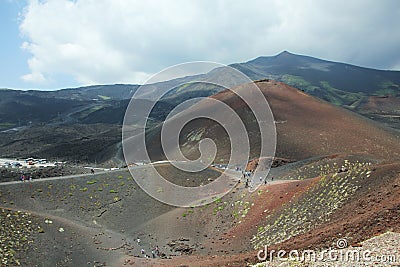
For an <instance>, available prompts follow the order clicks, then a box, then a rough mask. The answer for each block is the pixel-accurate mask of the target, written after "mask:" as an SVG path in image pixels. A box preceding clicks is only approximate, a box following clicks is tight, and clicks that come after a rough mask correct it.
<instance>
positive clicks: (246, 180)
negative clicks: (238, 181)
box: [242, 170, 274, 188]
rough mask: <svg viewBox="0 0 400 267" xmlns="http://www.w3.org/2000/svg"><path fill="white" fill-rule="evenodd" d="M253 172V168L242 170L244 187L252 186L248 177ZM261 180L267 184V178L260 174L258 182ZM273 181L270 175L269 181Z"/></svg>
mask: <svg viewBox="0 0 400 267" xmlns="http://www.w3.org/2000/svg"><path fill="white" fill-rule="evenodd" d="M253 174H254V170H250V171H242V175H243V180H244V181H245V184H244V187H245V188H248V187H253V186H252V184H251V182H250V177H251V176H252V175H253ZM263 181H264V184H265V185H266V184H268V180H267V178H266V177H265V178H264V179H263V177H262V176H260V182H263ZM273 181H274V177H273V176H272V177H271V182H273Z"/></svg>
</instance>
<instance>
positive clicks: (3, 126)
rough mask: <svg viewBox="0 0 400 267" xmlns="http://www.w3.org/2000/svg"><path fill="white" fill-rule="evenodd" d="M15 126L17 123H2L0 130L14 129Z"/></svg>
mask: <svg viewBox="0 0 400 267" xmlns="http://www.w3.org/2000/svg"><path fill="white" fill-rule="evenodd" d="M15 126H16V124H15V123H10V122H3V123H0V130H2V129H9V128H13V127H15Z"/></svg>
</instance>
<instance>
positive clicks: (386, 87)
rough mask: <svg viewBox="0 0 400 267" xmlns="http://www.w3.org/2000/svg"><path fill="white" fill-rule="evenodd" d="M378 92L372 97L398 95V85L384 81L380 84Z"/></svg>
mask: <svg viewBox="0 0 400 267" xmlns="http://www.w3.org/2000/svg"><path fill="white" fill-rule="evenodd" d="M380 88H381V89H379V90H377V91H376V92H375V93H374V95H378V96H385V95H397V94H398V93H400V85H398V84H395V83H393V82H392V81H389V80H387V81H384V82H382V83H381V84H380Z"/></svg>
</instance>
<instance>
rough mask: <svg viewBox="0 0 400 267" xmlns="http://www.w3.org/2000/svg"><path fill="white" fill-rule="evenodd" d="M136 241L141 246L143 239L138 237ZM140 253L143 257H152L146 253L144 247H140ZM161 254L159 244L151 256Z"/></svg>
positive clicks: (154, 256) (155, 256)
mask: <svg viewBox="0 0 400 267" xmlns="http://www.w3.org/2000/svg"><path fill="white" fill-rule="evenodd" d="M136 242H137V243H138V245H139V246H140V243H141V240H140V238H137V240H136ZM140 254H142V255H143V257H145V258H150V256H149V255H147V254H146V251H145V249H144V248H141V249H140ZM159 256H160V248H159V247H158V246H155V247H154V248H153V249H152V250H151V257H152V258H157V257H159Z"/></svg>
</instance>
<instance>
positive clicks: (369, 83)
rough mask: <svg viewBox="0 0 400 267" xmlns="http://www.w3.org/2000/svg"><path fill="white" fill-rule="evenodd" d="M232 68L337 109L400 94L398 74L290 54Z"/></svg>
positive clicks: (264, 58) (397, 72)
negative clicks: (370, 98) (366, 98)
mask: <svg viewBox="0 0 400 267" xmlns="http://www.w3.org/2000/svg"><path fill="white" fill-rule="evenodd" d="M231 66H232V67H235V68H237V69H238V70H240V71H242V72H243V73H245V74H246V75H248V76H249V77H250V78H252V79H253V80H257V79H263V78H270V79H275V80H278V81H282V82H285V83H287V84H289V85H291V86H294V87H297V88H299V89H302V90H304V91H305V92H307V93H309V94H311V95H314V96H317V97H319V98H321V99H324V100H326V101H329V102H331V103H333V104H336V105H351V104H352V103H354V102H356V101H357V100H359V99H360V98H361V97H363V96H366V95H397V94H399V93H400V72H399V71H385V70H375V69H368V68H363V67H358V66H354V65H350V64H345V63H337V62H332V61H326V60H321V59H318V58H313V57H309V56H302V55H296V54H292V53H289V52H287V51H284V52H282V53H280V54H278V55H276V56H271V57H258V58H256V59H254V60H251V61H248V62H245V63H239V64H233V65H231Z"/></svg>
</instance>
